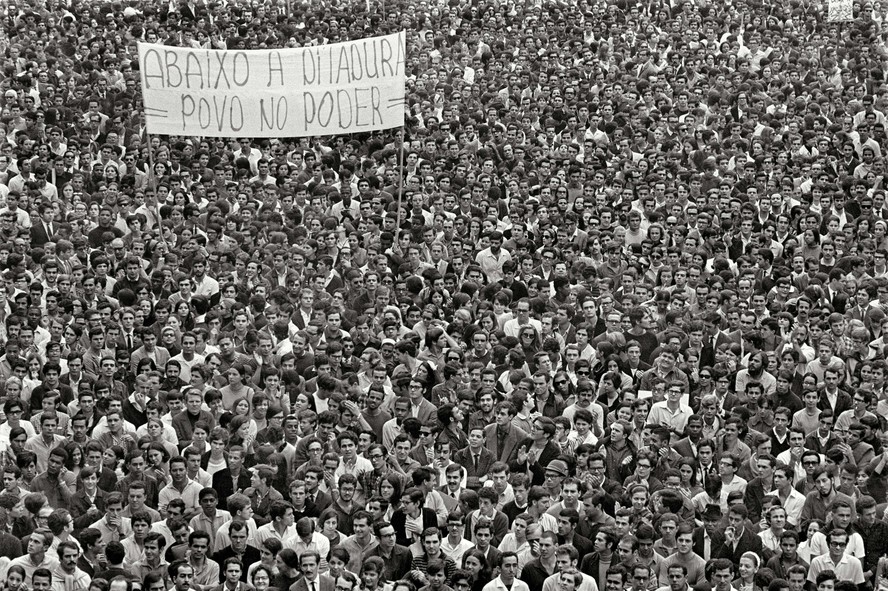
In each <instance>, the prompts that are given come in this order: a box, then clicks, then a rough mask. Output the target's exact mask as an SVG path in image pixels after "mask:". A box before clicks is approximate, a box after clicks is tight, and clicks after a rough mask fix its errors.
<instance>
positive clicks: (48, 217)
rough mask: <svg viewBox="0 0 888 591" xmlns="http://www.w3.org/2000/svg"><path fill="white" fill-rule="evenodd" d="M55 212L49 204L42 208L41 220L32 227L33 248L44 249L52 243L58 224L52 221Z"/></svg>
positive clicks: (45, 203)
mask: <svg viewBox="0 0 888 591" xmlns="http://www.w3.org/2000/svg"><path fill="white" fill-rule="evenodd" d="M52 216H53V211H52V205H51V204H50V203H49V202H44V203H43V204H42V205H41V206H40V220H39V221H38V222H37V223H36V224H32V225H31V246H32V247H35V248H36V247H41V248H42V247H43V245H45V244H46V243H47V242H52V237H53V235H54V234H55V232H56V224H55V223H53V221H52Z"/></svg>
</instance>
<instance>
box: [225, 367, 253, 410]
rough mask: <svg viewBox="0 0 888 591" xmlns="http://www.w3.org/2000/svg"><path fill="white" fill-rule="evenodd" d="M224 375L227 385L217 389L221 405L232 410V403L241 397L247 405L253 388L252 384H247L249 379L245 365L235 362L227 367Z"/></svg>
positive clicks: (251, 396)
mask: <svg viewBox="0 0 888 591" xmlns="http://www.w3.org/2000/svg"><path fill="white" fill-rule="evenodd" d="M226 377H227V378H228V385H226V386H225V387H223V388H221V389H220V390H219V391H220V392H221V393H222V406H224V407H225V410H229V411H234V410H235V409H234V404H235V403H236V402H238V401H239V400H240V399H241V398H243V399H245V400H246V401H247V404H248V406H249V403H250V401H251V400H252V399H253V394H254V390H253V388H252V386H250V385H248V384H247V380H248V379H249V375H248V373H247V367H246V366H245V365H243V364H241V363H235V364H234V365H232V366H231V367H229V368H228V371H227V372H226ZM235 414H237V413H235Z"/></svg>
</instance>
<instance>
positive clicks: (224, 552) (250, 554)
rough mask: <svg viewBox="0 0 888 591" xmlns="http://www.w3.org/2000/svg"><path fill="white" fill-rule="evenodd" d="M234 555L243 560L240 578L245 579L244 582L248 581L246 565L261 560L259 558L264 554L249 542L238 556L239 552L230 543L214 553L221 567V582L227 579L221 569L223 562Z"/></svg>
mask: <svg viewBox="0 0 888 591" xmlns="http://www.w3.org/2000/svg"><path fill="white" fill-rule="evenodd" d="M232 557H237V558H240V560H241V562H242V563H243V564H244V568H242V569H241V578H240V580H241V581H243V582H244V583H246V582H248V581H247V568H246V567H247V566H249V565H250V564H253V563H255V562H259V560H260V559H261V558H262V555H261V554H260V552H259V550H258V549H257V548H255V547H254V546H250V545H249V544H247V549H246V550H244V553H243V555H240V556H238V555H237V554H235V553H234V549H233V548H232V547H231V545H228V546H226V547H225V548H222V549H221V550H219V551H218V552H216V553H214V554H213V560H215V561H216V562H217V563H218V564H219V566H220V568H219V582H220V583H221V582H223V581H224V580H225V572H224V571H223V570H222V569H221V566H222V565H223V564H225V560H226V559H228V558H232Z"/></svg>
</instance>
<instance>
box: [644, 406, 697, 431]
mask: <svg viewBox="0 0 888 591" xmlns="http://www.w3.org/2000/svg"><path fill="white" fill-rule="evenodd" d="M667 404H668V403H667V402H666V401H665V400H664V401H662V402H656V403H654V405H653V406H652V407H651V412H650V413H648V418H647V422H648V423H650V424H652V425H669V429H671V430H672V431H673V432H675V433H681V432H683V431H684V429H685V425H687V424H688V419H689V418H690V417H691V415H692V414H694V411H692V410H691V409H690V407H688V406H685V405H684V404H679V405H678V408H677V409H675V410H672V409H670V408H669V407H668V406H667Z"/></svg>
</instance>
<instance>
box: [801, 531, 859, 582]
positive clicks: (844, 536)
mask: <svg viewBox="0 0 888 591" xmlns="http://www.w3.org/2000/svg"><path fill="white" fill-rule="evenodd" d="M827 541H828V543H829V551H828V552H827V553H826V554H824V555H822V556H817V557H815V558H813V559H812V560H811V567H810V568H809V569H808V581H809V582H810V583H815V584H816V585H817V588H818V589H822V587H821V583H822V582H823V581H824V580H828V579H830V578H832V580H833V582H835V581H836V580H840V581H850V582H851V583H854V584H855V585H861V584H862V583H863V581H864V578H863V566H862V565H861V563H860V560H859V559H858V558H856V557H854V556H851V555H849V554H847V553H846V552H845V550H846V549H847V547H848V532H847V530H845V529H843V528H840V527H834V528H833V529H831V530H830V531H829V533H828V534H827Z"/></svg>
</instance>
